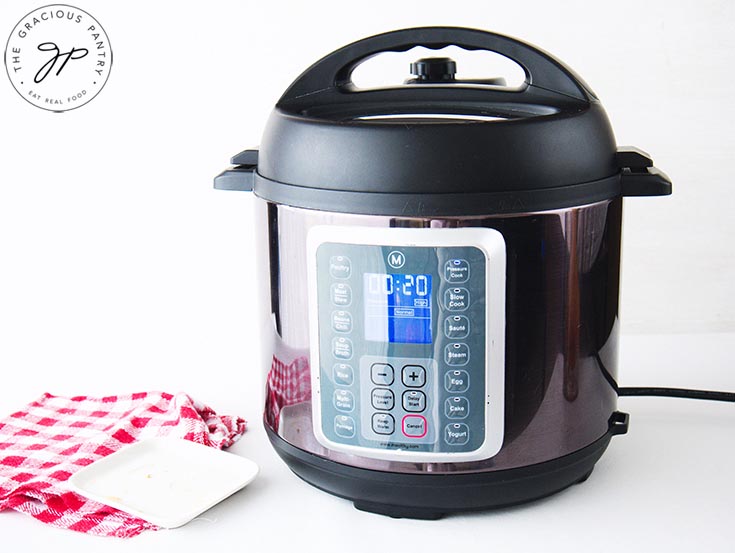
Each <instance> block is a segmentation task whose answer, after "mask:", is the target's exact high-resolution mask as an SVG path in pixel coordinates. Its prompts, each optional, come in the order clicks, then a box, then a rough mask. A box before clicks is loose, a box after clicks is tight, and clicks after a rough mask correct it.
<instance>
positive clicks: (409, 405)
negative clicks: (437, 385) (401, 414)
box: [402, 390, 426, 413]
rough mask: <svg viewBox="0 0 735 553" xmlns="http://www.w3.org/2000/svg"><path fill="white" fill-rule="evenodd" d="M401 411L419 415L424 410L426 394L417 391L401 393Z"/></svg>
mask: <svg viewBox="0 0 735 553" xmlns="http://www.w3.org/2000/svg"><path fill="white" fill-rule="evenodd" d="M402 403H403V410H404V411H408V412H409V413H420V412H421V411H423V410H424V409H426V394H424V392H419V391H418V390H409V391H407V392H403V399H402Z"/></svg>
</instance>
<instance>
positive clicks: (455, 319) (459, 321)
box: [444, 315, 470, 340]
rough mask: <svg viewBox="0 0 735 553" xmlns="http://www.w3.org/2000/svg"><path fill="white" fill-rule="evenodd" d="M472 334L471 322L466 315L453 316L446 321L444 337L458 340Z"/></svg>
mask: <svg viewBox="0 0 735 553" xmlns="http://www.w3.org/2000/svg"><path fill="white" fill-rule="evenodd" d="M469 334H470V320H469V319H468V318H467V317H465V316H464V315H453V316H451V317H447V318H446V319H444V336H446V337H447V338H451V339H453V340H457V339H459V338H467V336H469Z"/></svg>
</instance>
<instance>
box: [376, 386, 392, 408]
mask: <svg viewBox="0 0 735 553" xmlns="http://www.w3.org/2000/svg"><path fill="white" fill-rule="evenodd" d="M370 401H371V403H372V404H373V407H375V408H376V409H379V410H381V411H390V410H391V409H393V406H394V405H395V402H396V401H395V397H394V396H393V392H391V391H390V390H387V389H385V388H375V389H374V390H373V392H372V394H370Z"/></svg>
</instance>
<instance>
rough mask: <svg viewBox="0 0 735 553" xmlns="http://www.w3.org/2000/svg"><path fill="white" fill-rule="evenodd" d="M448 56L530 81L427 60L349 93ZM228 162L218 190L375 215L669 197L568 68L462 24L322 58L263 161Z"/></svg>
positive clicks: (245, 155) (259, 153)
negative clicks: (418, 55) (475, 53)
mask: <svg viewBox="0 0 735 553" xmlns="http://www.w3.org/2000/svg"><path fill="white" fill-rule="evenodd" d="M450 45H456V46H459V47H462V48H464V49H467V50H488V51H492V52H497V53H499V54H502V55H504V56H506V57H508V58H510V59H511V60H513V61H515V62H516V63H518V64H519V65H520V66H521V67H522V68H523V70H524V72H525V75H526V78H525V82H524V83H523V85H522V86H520V87H518V88H510V87H507V86H505V85H504V82H503V81H502V80H498V79H486V80H471V81H467V80H465V81H459V80H457V79H456V78H455V74H456V64H455V62H454V61H453V60H451V59H449V58H424V59H421V60H418V61H417V62H415V63H413V64H411V70H412V72H413V74H414V76H415V78H413V79H410V80H407V81H406V84H404V85H402V86H398V87H392V88H379V89H365V90H363V89H358V88H357V87H356V86H355V85H354V84H353V82H352V79H351V76H352V72H353V71H354V69H355V68H356V67H357V66H358V65H359V64H360V63H362V62H363V61H365V60H366V59H368V58H370V57H372V56H374V55H376V54H379V53H381V52H387V51H393V52H400V51H406V50H409V49H411V48H413V47H415V46H424V47H426V48H429V49H434V50H437V49H441V48H444V47H446V46H450ZM232 163H233V164H234V165H235V167H233V168H231V169H229V170H227V171H225V172H223V173H222V174H220V175H219V176H218V177H217V178H216V179H215V187H216V188H222V189H237V190H251V189H252V190H253V191H254V192H255V194H256V195H258V196H260V197H262V198H264V199H267V200H270V201H274V202H278V203H283V204H288V205H293V206H299V207H305V208H311V209H320V210H326V211H339V212H349V213H366V214H375V215H403V216H435V215H474V214H494V213H518V212H529V211H538V210H547V209H555V208H563V207H570V206H574V205H584V204H588V203H592V202H596V201H600V200H604V199H609V198H613V197H616V196H620V195H661V194H669V193H670V192H671V183H670V182H669V180H668V178H667V177H666V176H665V175H664V174H663V173H661V172H659V171H658V170H656V169H655V168H653V167H652V162H651V160H650V158H648V156H647V155H645V154H644V153H643V152H641V151H639V150H635V149H621V150H618V149H617V148H616V144H615V139H614V136H613V133H612V130H611V128H610V124H609V122H608V119H607V116H606V114H605V112H604V110H603V108H602V105H601V104H600V103H599V101H598V100H597V98H596V97H595V95H594V93H593V92H592V91H591V90H590V88H589V87H588V86H587V85H586V84H585V83H584V81H582V80H581V79H580V78H579V77H578V76H577V75H576V74H575V73H574V72H573V71H572V70H571V69H569V68H568V67H566V66H565V65H564V64H563V63H561V62H560V61H559V60H557V59H555V58H553V57H552V56H550V55H549V54H547V53H545V52H543V51H541V50H539V49H537V48H535V47H533V46H530V45H529V44H526V43H523V42H521V41H519V40H516V39H513V38H509V37H505V36H502V35H498V34H494V33H489V32H485V31H479V30H474V29H464V28H454V27H426V28H416V29H405V30H401V31H394V32H390V33H385V34H381V35H377V36H374V37H370V38H367V39H364V40H361V41H358V42H355V43H353V44H350V45H348V46H345V47H344V48H341V49H339V50H337V51H335V52H333V53H331V54H329V55H328V56H326V57H325V58H323V59H321V60H319V61H318V62H317V63H315V64H314V65H312V66H311V67H310V68H309V69H307V70H306V71H305V72H304V73H303V74H302V75H301V76H300V77H299V78H297V79H296V81H294V83H293V84H292V85H291V86H290V87H289V88H288V90H286V92H285V93H284V94H283V96H282V97H281V99H280V100H279V101H278V103H277V104H276V107H275V109H274V110H273V112H272V114H271V117H270V119H269V121H268V123H267V126H266V129H265V132H264V134H263V139H262V143H261V146H260V148H259V150H246V151H245V152H242V153H241V154H238V155H237V156H235V157H234V158H233V159H232Z"/></svg>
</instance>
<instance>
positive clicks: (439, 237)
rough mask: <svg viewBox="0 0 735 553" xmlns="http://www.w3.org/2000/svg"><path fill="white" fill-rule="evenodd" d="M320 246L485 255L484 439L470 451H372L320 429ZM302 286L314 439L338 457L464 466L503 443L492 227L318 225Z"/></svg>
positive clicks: (501, 325)
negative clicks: (469, 251)
mask: <svg viewBox="0 0 735 553" xmlns="http://www.w3.org/2000/svg"><path fill="white" fill-rule="evenodd" d="M323 243H338V244H340V243H342V244H358V245H370V246H398V247H412V246H419V247H452V246H455V247H476V248H479V249H480V250H481V251H482V252H483V253H484V254H485V261H486V271H485V298H486V302H485V323H486V324H485V333H486V335H485V371H486V374H485V400H486V405H485V407H486V408H485V440H484V441H483V442H482V445H481V446H480V447H478V448H477V449H475V450H472V451H461V452H433V451H408V450H402V449H384V448H372V447H369V446H362V445H359V446H358V445H351V444H342V443H337V442H334V441H332V440H330V439H329V438H328V437H327V436H325V435H324V432H323V430H322V413H321V399H322V398H321V382H320V379H321V363H320V342H319V306H318V301H317V295H318V294H317V249H318V248H319V246H320V245H321V244H323ZM307 271H308V274H307V281H308V282H307V285H308V294H309V333H310V348H311V349H310V363H311V390H312V401H311V407H312V425H313V430H314V435H315V437H316V439H317V441H318V442H319V443H320V444H321V445H323V446H324V447H326V448H328V449H330V450H333V451H339V452H343V453H349V454H352V455H358V456H360V457H368V458H372V459H382V460H387V461H405V462H419V463H440V462H450V463H456V462H466V461H478V460H481V459H488V458H490V457H493V456H494V455H496V454H497V453H498V452H499V451H500V448H501V447H502V445H503V436H504V414H505V284H506V252H505V240H504V239H503V236H502V234H501V233H500V232H498V231H497V230H495V229H489V228H481V227H472V228H420V229H417V228H380V227H357V226H349V227H348V226H333V225H319V226H314V227H312V228H311V229H310V230H309V232H308V235H307Z"/></svg>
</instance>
